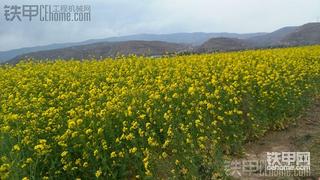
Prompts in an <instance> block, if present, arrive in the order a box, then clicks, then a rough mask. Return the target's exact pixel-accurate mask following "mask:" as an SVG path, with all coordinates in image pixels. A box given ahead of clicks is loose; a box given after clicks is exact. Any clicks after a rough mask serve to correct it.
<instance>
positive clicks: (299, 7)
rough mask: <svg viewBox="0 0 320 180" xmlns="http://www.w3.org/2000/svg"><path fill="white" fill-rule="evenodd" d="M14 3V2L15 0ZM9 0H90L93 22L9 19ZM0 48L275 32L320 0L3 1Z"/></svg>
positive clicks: (305, 16)
mask: <svg viewBox="0 0 320 180" xmlns="http://www.w3.org/2000/svg"><path fill="white" fill-rule="evenodd" d="M13 2H14V3H13ZM5 4H18V5H21V4H51V5H54V4H68V5H76V4H89V5H91V8H92V20H91V22H38V21H31V22H6V21H4V17H3V12H4V11H3V6H4V5H5ZM0 11H1V13H0V14H1V15H0V40H1V42H2V43H0V50H8V49H13V48H20V47H25V46H35V45H45V44H50V43H61V42H74V41H83V40H87V39H95V38H106V37H110V36H119V35H128V34H137V33H158V34H160V33H173V32H238V33H247V32H270V31H273V30H275V29H277V28H280V27H283V26H288V25H301V24H304V23H307V22H310V21H315V20H316V19H317V17H320V1H319V0H281V1H279V0H269V1H263V0H241V1H239V0H223V1H221V0H92V1H84V0H68V1H62V0H29V1H23V0H15V1H11V0H1V2H0Z"/></svg>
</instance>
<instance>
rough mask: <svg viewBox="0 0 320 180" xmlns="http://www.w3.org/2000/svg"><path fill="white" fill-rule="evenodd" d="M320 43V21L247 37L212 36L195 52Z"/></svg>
mask: <svg viewBox="0 0 320 180" xmlns="http://www.w3.org/2000/svg"><path fill="white" fill-rule="evenodd" d="M312 44H320V23H308V24H305V25H302V26H297V27H285V28H281V29H279V30H277V31H274V32H272V33H269V34H265V35H261V36H255V37H250V38H247V39H235V38H212V39H210V40H208V41H207V42H205V43H204V44H203V45H201V46H200V47H199V48H197V49H196V51H195V52H197V53H199V52H200V53H201V52H216V51H235V50H244V49H256V48H268V47H288V46H301V45H312Z"/></svg>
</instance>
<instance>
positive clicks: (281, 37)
mask: <svg viewBox="0 0 320 180" xmlns="http://www.w3.org/2000/svg"><path fill="white" fill-rule="evenodd" d="M310 44H320V23H308V24H305V25H302V26H296V27H284V28H281V29H279V30H277V31H274V32H271V33H252V34H234V33H175V34H160V35H155V34H140V35H132V36H122V37H113V38H106V39H96V40H88V41H84V42H80V43H65V44H52V45H48V46H38V47H31V48H22V49H17V50H11V51H7V52H0V59H2V60H8V59H13V60H12V61H11V62H17V60H18V59H21V58H25V57H33V58H36V59H46V58H48V59H55V58H63V59H70V58H76V59H83V58H93V57H96V58H98V59H99V58H100V57H110V56H115V55H116V54H124V55H127V54H138V55H141V54H144V55H162V54H164V53H165V52H169V53H172V52H182V51H188V52H216V51H234V50H243V49H255V48H268V47H287V46H299V45H310ZM191 46H192V48H191ZM191 49H195V51H193V50H191ZM0 62H1V61H0Z"/></svg>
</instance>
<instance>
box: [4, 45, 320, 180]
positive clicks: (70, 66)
mask: <svg viewBox="0 0 320 180" xmlns="http://www.w3.org/2000/svg"><path fill="white" fill-rule="evenodd" d="M319 88H320V46H310V47H302V48H288V49H274V50H258V51H246V52H234V53H220V54H204V55H191V56H176V57H163V58H158V59H153V58H147V57H126V58H125V57H123V58H119V59H117V60H112V59H105V60H103V61H83V62H80V61H74V60H72V61H59V60H57V61H55V62H42V63H34V62H25V63H19V64H17V65H16V66H2V67H1V68H0V104H1V106H0V145H1V149H0V176H1V179H22V178H25V179H40V178H44V179H47V178H52V179H75V178H84V179H91V178H95V177H97V178H101V179H106V178H107V179H123V178H130V179H136V178H137V179H138V178H143V179H145V178H147V177H150V178H152V177H153V178H165V179H166V178H179V179H180V178H186V179H190V178H192V177H198V178H200V177H201V178H209V177H214V178H218V177H220V178H221V177H223V176H224V166H223V158H224V156H225V155H232V154H238V153H240V152H241V151H242V148H243V144H244V143H245V142H247V141H250V140H253V139H256V138H259V137H261V136H263V135H264V134H265V133H266V132H267V131H269V130H272V129H282V128H284V127H286V125H287V124H288V123H290V122H291V121H290V117H294V116H296V115H298V114H299V113H300V112H301V110H303V109H304V107H306V106H307V105H308V104H309V102H310V101H309V100H310V99H311V98H312V97H313V96H314V95H316V94H319V91H318V90H319Z"/></svg>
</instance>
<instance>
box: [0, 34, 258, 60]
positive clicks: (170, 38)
mask: <svg viewBox="0 0 320 180" xmlns="http://www.w3.org/2000/svg"><path fill="white" fill-rule="evenodd" d="M263 34H264V33H252V34H236V33H201V32H199V33H173V34H137V35H129V36H120V37H110V38H105V39H92V40H87V41H83V42H74V43H57V44H50V45H45V46H35V47H27V48H20V49H14V50H9V51H2V52H1V51H0V63H1V62H5V61H8V60H10V59H13V58H15V57H17V56H20V55H22V54H28V53H32V52H38V51H47V50H55V49H62V48H67V47H73V46H81V45H89V44H95V43H102V42H123V41H164V42H170V43H181V44H190V45H194V46H197V45H201V44H202V43H204V42H205V41H207V40H209V39H210V38H213V37H229V38H240V39H245V38H249V37H254V36H259V35H263Z"/></svg>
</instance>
